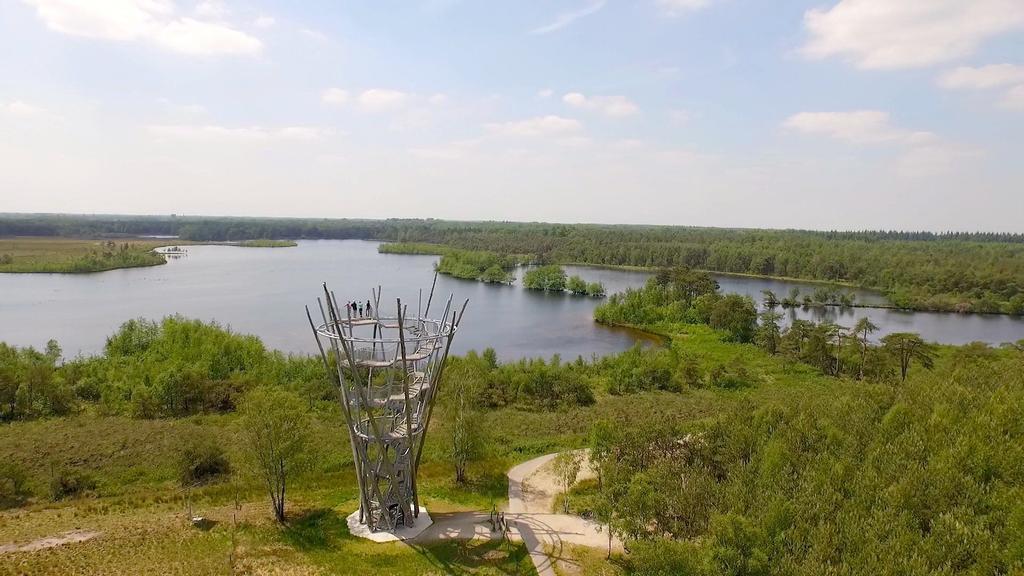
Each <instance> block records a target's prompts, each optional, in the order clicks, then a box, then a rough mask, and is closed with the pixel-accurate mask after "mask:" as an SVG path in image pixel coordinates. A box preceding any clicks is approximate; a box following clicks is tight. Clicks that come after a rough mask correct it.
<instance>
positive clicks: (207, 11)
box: [194, 0, 231, 20]
mask: <svg viewBox="0 0 1024 576" xmlns="http://www.w3.org/2000/svg"><path fill="white" fill-rule="evenodd" d="M194 12H195V15H196V16H199V17H200V18H212V19H214V20H217V19H220V18H224V17H225V16H227V15H228V14H230V13H231V11H230V10H228V7H227V6H225V5H224V3H223V2H220V1H219V0H205V1H204V2H200V3H199V4H196V8H195V10H194Z"/></svg>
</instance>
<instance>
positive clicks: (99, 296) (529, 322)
mask: <svg viewBox="0 0 1024 576" xmlns="http://www.w3.org/2000/svg"><path fill="white" fill-rule="evenodd" d="M187 251H188V255H187V256H186V257H184V258H180V259H175V260H172V261H171V262H170V263H168V264H167V265H165V266H155V267H151V268H136V269H128V270H112V271H110V272H102V273H98V274H87V275H64V274H0V341H6V342H8V343H10V344H15V345H20V346H27V345H33V346H37V347H39V346H42V345H44V344H45V343H46V341H47V340H48V339H49V338H56V339H57V340H58V341H59V342H60V344H61V346H63V348H64V351H65V355H66V356H73V355H75V354H76V353H79V352H81V353H86V354H88V353H95V352H99V351H100V350H101V349H102V347H103V343H104V340H105V338H106V336H108V335H109V334H111V333H112V332H114V331H115V330H116V329H117V327H118V326H119V325H120V324H121V323H122V322H123V321H125V320H127V319H129V318H136V317H145V318H160V317H162V316H165V315H168V314H175V313H180V314H183V315H185V316H188V317H193V318H200V319H203V320H216V321H218V322H220V323H222V324H224V325H228V326H230V327H231V328H233V329H235V330H236V331H239V332H245V333H251V334H256V335H257V336H259V337H260V338H261V339H262V340H263V341H264V342H265V343H266V344H267V345H268V346H270V347H272V348H277V349H280V350H285V351H289V352H310V353H311V352H314V351H315V342H314V340H313V337H312V335H311V334H310V332H309V327H308V324H307V323H306V318H305V312H304V310H303V306H305V305H306V304H310V305H314V304H315V303H316V297H317V295H318V294H319V288H320V284H321V282H324V281H326V282H327V283H328V284H329V285H330V287H331V288H332V289H333V290H334V291H335V293H336V295H337V298H338V299H339V300H340V301H343V302H344V301H347V300H361V301H364V302H365V301H366V300H367V299H369V298H370V297H371V296H370V287H371V286H374V285H377V284H380V285H382V286H383V289H384V292H383V293H384V297H383V298H382V300H381V303H382V306H387V307H386V308H385V310H387V311H388V312H390V311H391V310H390V308H392V307H394V306H395V297H401V298H402V300H403V302H404V303H406V304H407V305H408V306H409V309H410V310H414V309H415V307H416V302H417V297H418V289H419V288H422V289H423V298H424V300H425V299H426V296H427V292H428V291H429V289H430V281H431V278H432V276H433V263H434V261H435V260H436V258H435V257H432V256H411V255H410V256H407V255H395V254H386V255H385V254H378V253H377V243H376V242H366V241H360V240H341V241H339V240H320V241H303V242H300V243H299V246H298V247H295V248H236V247H230V246H190V247H188V248H187ZM566 272H567V273H569V274H579V275H580V276H582V277H583V278H585V279H587V280H588V281H593V280H598V281H601V282H603V283H604V285H605V287H606V288H607V289H608V291H609V292H610V293H611V292H617V291H621V290H625V289H626V288H628V287H636V286H641V285H642V284H643V283H644V282H645V281H646V279H647V278H648V277H649V276H650V275H649V274H648V273H644V272H629V271H621V270H608V269H598V268H585V267H574V266H568V267H566ZM718 280H719V283H720V284H721V286H722V290H723V291H725V292H739V293H743V294H748V295H750V296H752V297H754V298H755V299H760V293H761V290H764V289H770V290H774V291H775V292H776V293H777V294H779V295H780V296H782V295H785V294H786V293H788V292H789V289H790V287H792V286H798V287H800V288H801V291H803V292H811V291H813V289H814V285H812V284H800V283H793V282H785V281H780V280H764V279H754V278H741V277H731V276H720V277H718ZM449 293H454V294H455V298H456V300H458V301H459V302H461V301H462V300H463V299H466V298H469V299H470V304H469V308H468V309H467V311H466V317H465V320H464V322H463V325H462V329H461V330H460V333H459V336H458V337H457V338H456V339H455V343H454V344H453V350H454V351H455V352H456V353H462V352H465V351H467V350H469V349H473V348H475V349H481V348H483V347H486V346H491V347H493V348H495V350H497V352H498V354H499V356H501V357H502V358H504V359H514V358H522V357H533V356H550V355H552V354H555V353H558V354H561V355H562V356H563V357H564V358H570V359H571V358H575V357H576V356H577V355H582V356H584V357H587V358H589V357H590V356H591V355H593V354H597V355H603V354H608V353H611V352H617V351H620V350H623V349H625V348H627V347H629V346H631V345H632V344H633V343H634V342H635V341H636V340H637V338H643V337H642V336H640V335H638V334H636V333H634V332H631V331H628V330H618V329H611V328H607V327H603V326H599V325H597V324H595V323H594V322H593V319H592V315H593V309H594V307H595V306H596V305H597V304H598V303H599V302H600V300H596V299H591V298H582V297H573V296H569V295H564V294H544V293H538V292H534V291H530V290H524V289H522V288H521V287H519V286H518V285H516V286H495V285H487V284H483V283H480V282H474V281H467V280H457V279H454V278H449V277H446V276H439V277H438V281H437V289H436V293H435V297H434V298H435V303H434V304H433V306H443V299H444V298H446V297H447V295H448V294H449ZM857 299H858V301H860V302H879V301H884V299H882V298H881V297H880V296H879V295H877V294H874V293H871V292H864V291H858V295H857ZM436 310H438V311H440V308H436ZM787 313H788V314H790V315H791V317H805V318H812V319H821V318H823V317H829V318H830V319H832V320H833V321H836V322H838V323H839V324H841V325H844V326H852V325H853V323H854V322H856V321H857V319H858V318H859V317H861V316H864V315H868V316H870V317H871V319H872V320H873V321H874V322H875V323H876V324H878V325H879V326H881V327H882V333H887V332H891V331H913V332H920V333H921V334H922V335H923V336H924V337H925V338H928V339H931V340H935V341H939V342H946V343H964V342H971V341H974V340H980V341H985V342H991V343H1000V342H1008V341H1016V340H1018V339H1021V338H1024V321H1022V320H1021V319H1015V318H1009V317H1005V316H981V315H973V316H964V315H957V314H938V313H920V312H917V313H909V312H898V311H892V310H880V309H864V308H855V309H847V310H839V309H837V308H825V309H816V310H806V311H804V310H793V311H787Z"/></svg>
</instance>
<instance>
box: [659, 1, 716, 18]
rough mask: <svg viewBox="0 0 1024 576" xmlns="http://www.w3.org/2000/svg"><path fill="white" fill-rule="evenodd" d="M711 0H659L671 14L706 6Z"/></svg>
mask: <svg viewBox="0 0 1024 576" xmlns="http://www.w3.org/2000/svg"><path fill="white" fill-rule="evenodd" d="M710 3H711V0H657V4H658V6H660V7H661V10H662V11H663V12H664V13H665V14H668V15H669V16H678V15H680V14H684V13H686V12H694V11H697V10H700V9H701V8H706V7H707V6H708V4H710Z"/></svg>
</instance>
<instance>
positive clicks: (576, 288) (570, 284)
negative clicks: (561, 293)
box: [565, 276, 587, 295]
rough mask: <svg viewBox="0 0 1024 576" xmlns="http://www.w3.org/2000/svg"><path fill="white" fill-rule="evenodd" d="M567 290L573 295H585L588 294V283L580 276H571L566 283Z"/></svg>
mask: <svg viewBox="0 0 1024 576" xmlns="http://www.w3.org/2000/svg"><path fill="white" fill-rule="evenodd" d="M565 289H566V290H568V291H569V292H572V293H573V294H577V295H583V294H586V293H587V283H586V281H585V280H583V278H580V277H579V276H570V277H569V280H568V281H567V282H566V283H565Z"/></svg>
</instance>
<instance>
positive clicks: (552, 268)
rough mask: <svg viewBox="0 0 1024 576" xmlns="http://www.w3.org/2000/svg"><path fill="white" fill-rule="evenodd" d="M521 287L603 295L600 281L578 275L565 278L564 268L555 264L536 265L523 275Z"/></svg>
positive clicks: (602, 286) (580, 294)
mask: <svg viewBox="0 0 1024 576" xmlns="http://www.w3.org/2000/svg"><path fill="white" fill-rule="evenodd" d="M523 287H525V288H528V289H530V290H543V291H545V292H570V293H572V294H575V295H578V296H593V297H596V298H601V297H604V295H605V291H604V285H603V284H601V283H600V282H590V283H588V282H587V281H586V280H584V279H583V278H580V277H579V276H575V275H574V276H571V277H569V278H568V279H566V276H565V270H563V269H562V267H561V266H558V265H556V264H549V265H547V266H538V267H537V268H534V269H533V270H530V271H529V272H527V273H526V275H525V276H524V277H523Z"/></svg>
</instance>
